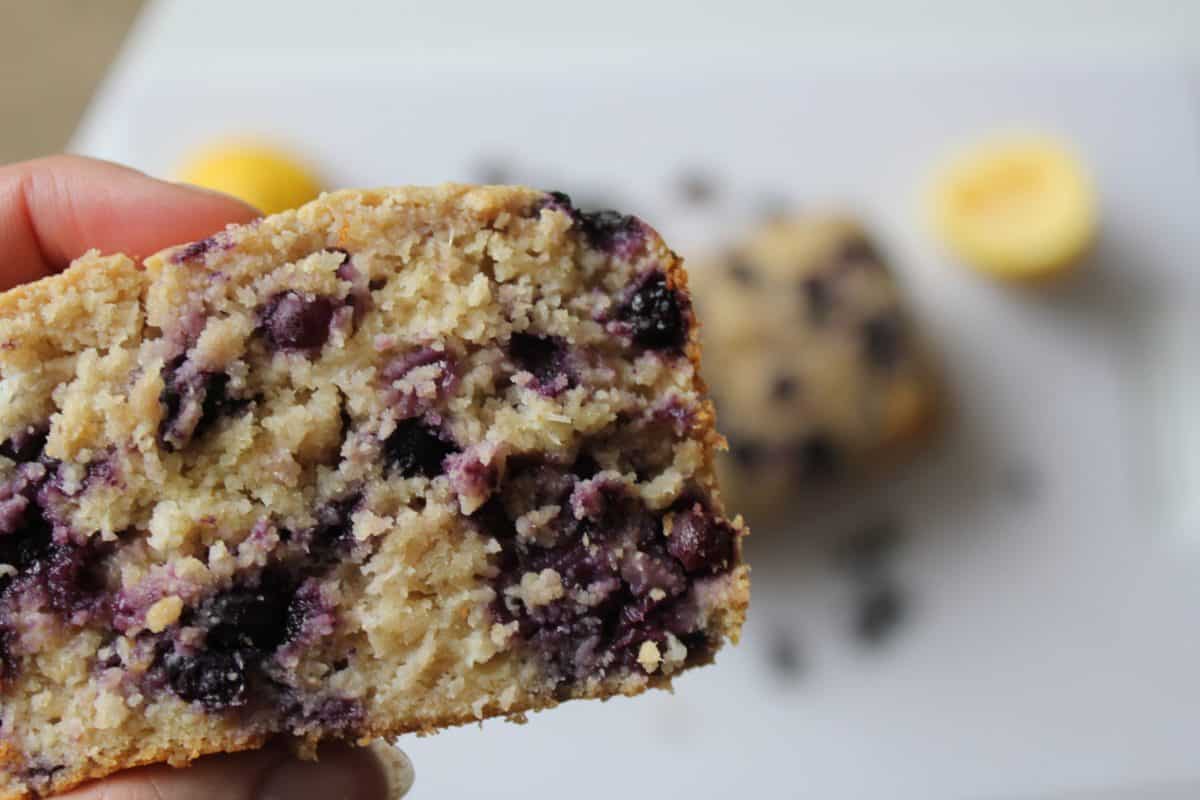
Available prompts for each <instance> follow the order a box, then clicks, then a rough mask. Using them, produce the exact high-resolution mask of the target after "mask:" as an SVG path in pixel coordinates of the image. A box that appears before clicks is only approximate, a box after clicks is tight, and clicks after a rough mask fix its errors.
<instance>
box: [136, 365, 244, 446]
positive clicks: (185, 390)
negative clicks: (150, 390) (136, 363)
mask: <svg viewBox="0 0 1200 800" xmlns="http://www.w3.org/2000/svg"><path fill="white" fill-rule="evenodd" d="M162 380H163V390H162V393H161V394H160V395H159V403H161V404H162V406H163V418H162V421H161V422H160V423H159V428H158V438H159V441H160V442H161V443H162V445H163V447H164V448H165V449H167V450H168V451H174V450H180V449H182V448H184V447H186V446H187V444H188V443H189V442H191V441H192V440H193V439H196V438H199V437H200V436H202V435H203V434H204V433H206V432H207V431H208V430H209V429H210V428H211V427H212V426H213V424H214V423H215V422H216V421H217V420H218V419H220V418H221V417H223V416H227V415H230V414H233V413H236V412H238V411H240V410H242V409H243V408H244V407H245V406H246V405H247V404H248V403H247V401H246V400H243V399H240V398H235V397H232V396H231V395H230V394H229V376H228V375H226V374H225V373H223V372H207V371H202V370H200V369H199V368H198V367H197V366H196V364H195V363H194V362H192V361H190V360H189V359H188V358H187V356H183V355H181V356H177V357H176V358H174V359H172V360H171V361H169V362H167V363H166V364H165V365H164V366H163V369H162Z"/></svg>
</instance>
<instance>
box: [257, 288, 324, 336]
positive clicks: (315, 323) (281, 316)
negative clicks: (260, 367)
mask: <svg viewBox="0 0 1200 800" xmlns="http://www.w3.org/2000/svg"><path fill="white" fill-rule="evenodd" d="M333 311H334V308H333V301H331V300H330V299H329V298H328V297H321V296H317V297H307V296H305V295H303V294H301V293H299V292H294V291H288V292H284V293H282V294H278V295H276V296H275V297H273V298H271V300H270V301H269V302H268V303H267V308H266V311H265V312H264V313H263V327H264V328H265V330H266V335H267V341H269V342H270V343H271V345H272V346H273V347H274V348H275V349H277V350H319V349H320V348H321V347H322V346H323V345H324V344H325V341H326V340H327V339H328V338H329V323H330V321H331V320H332V319H333Z"/></svg>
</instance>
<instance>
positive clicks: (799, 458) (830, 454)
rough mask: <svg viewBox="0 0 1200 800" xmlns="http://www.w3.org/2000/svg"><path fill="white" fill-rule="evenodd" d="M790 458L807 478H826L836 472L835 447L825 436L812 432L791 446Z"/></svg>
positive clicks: (836, 456)
mask: <svg viewBox="0 0 1200 800" xmlns="http://www.w3.org/2000/svg"><path fill="white" fill-rule="evenodd" d="M791 450H792V456H793V458H794V459H795V463H796V466H797V467H798V468H799V470H800V473H801V474H802V475H803V476H805V477H807V478H817V479H820V478H827V477H830V476H831V475H833V474H835V473H836V472H837V470H838V466H839V463H838V452H837V447H836V446H835V445H834V443H833V439H831V438H830V437H829V436H828V435H827V434H824V433H819V432H814V433H810V434H808V435H807V436H805V437H803V438H802V439H800V440H799V441H798V442H797V443H796V444H794V445H792V448H791Z"/></svg>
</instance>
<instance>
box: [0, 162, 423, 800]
mask: <svg viewBox="0 0 1200 800" xmlns="http://www.w3.org/2000/svg"><path fill="white" fill-rule="evenodd" d="M257 216H258V212H257V211H256V210H255V209H253V208H251V207H250V206H248V205H245V204H244V203H241V202H239V201H238V200H234V199H233V198H231V197H227V196H225V195H221V194H217V193H214V192H209V191H205V190H202V189H197V188H194V187H188V186H182V185H178V184H172V183H166V182H164V181H159V180H155V179H153V178H150V177H148V176H146V175H144V174H142V173H140V172H137V171H136V170H132V169H129V168H127V167H122V166H119V165H117V164H112V163H108V162H104V161H96V160H93V159H87V158H80V157H76V156H53V157H50V158H44V159H39V160H36V161H27V162H23V163H19V164H12V165H9V166H3V167H0V290H6V289H10V288H12V287H14V286H17V285H19V284H22V283H25V282H28V281H32V280H37V279H38V278H43V277H45V276H47V275H51V274H53V273H55V272H59V271H61V270H62V269H64V268H65V267H66V266H67V265H68V264H70V262H71V261H72V259H75V258H77V257H78V256H80V255H82V254H83V253H85V252H86V251H87V250H89V249H91V248H98V249H99V250H100V251H102V252H104V253H117V252H122V253H126V254H128V255H130V256H133V257H135V258H141V257H144V256H148V255H150V254H151V253H154V252H156V251H157V250H159V249H161V248H163V247H166V246H168V245H172V244H179V243H182V242H188V241H193V240H196V239H202V238H204V237H206V236H209V235H210V234H212V233H214V232H216V231H218V230H220V229H221V228H223V227H224V226H225V225H226V224H227V223H230V222H247V221H249V220H251V219H253V218H255V217H257ZM397 759H399V760H398V761H397ZM411 778H412V772H411V768H409V767H408V766H407V761H405V760H404V759H403V756H402V755H401V754H400V753H399V751H398V750H395V749H394V748H390V747H389V746H387V745H381V746H379V747H365V748H352V747H348V746H345V745H333V746H329V747H324V748H322V749H321V751H320V760H319V761H302V760H300V759H298V758H296V757H295V756H293V755H292V754H291V753H290V752H289V751H288V750H287V748H285V747H283V746H281V745H274V746H270V747H267V748H264V749H262V750H258V751H253V752H246V753H235V754H222V755H215V756H209V757H206V758H202V759H200V760H198V761H196V762H195V763H194V764H193V765H192V766H190V767H188V768H186V769H175V768H172V767H169V766H167V765H165V764H159V765H154V766H149V767H141V768H138V769H133V770H128V771H126V772H123V773H120V774H118V775H113V776H111V777H109V778H106V779H104V780H101V781H96V782H94V783H90V784H87V785H85V786H83V787H80V788H78V789H76V790H74V791H72V792H69V793H68V794H66V795H64V796H63V797H64V798H69V799H70V800H201V798H204V799H205V800H207V799H208V798H214V797H220V798H227V799H228V800H309V798H311V799H312V800H392V799H393V798H397V797H400V796H401V795H402V794H403V792H404V791H405V790H406V789H407V786H408V784H410V783H411Z"/></svg>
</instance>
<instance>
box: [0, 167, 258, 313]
mask: <svg viewBox="0 0 1200 800" xmlns="http://www.w3.org/2000/svg"><path fill="white" fill-rule="evenodd" d="M256 216H258V212H257V211H255V210H254V209H253V208H251V207H250V206H248V205H246V204H245V203H242V202H240V201H238V200H234V199H233V198H232V197H226V196H224V195H220V194H217V193H215V192H209V191H205V190H202V189H197V188H195V187H190V186H181V185H178V184H173V183H167V182H165V181H160V180H155V179H154V178H151V177H149V176H147V175H144V174H142V173H140V172H138V171H136V170H132V169H129V168H128V167H122V166H120V165H118V164H112V163H109V162H107V161H96V160H95V159H90V158H80V157H78V156H51V157H49V158H41V159H38V160H36V161H26V162H23V163H19V164H10V165H8V166H0V290H3V289H8V288H10V287H12V286H15V285H17V284H19V283H24V282H26V281H31V280H36V279H37V278H41V277H44V276H46V275H49V274H51V273H54V272H57V271H59V270H61V269H63V268H64V267H66V266H67V264H68V263H69V262H70V261H71V260H72V259H74V258H77V257H79V256H80V255H82V254H83V253H84V252H85V251H87V250H88V249H90V248H93V247H95V248H98V249H99V250H100V251H101V252H103V253H119V252H123V253H127V254H128V255H130V256H133V257H134V258H141V257H144V256H148V255H150V254H151V253H153V252H155V251H156V250H159V249H161V248H163V247H166V246H168V245H172V244H179V243H180V242H187V241H191V240H192V239H202V238H204V237H205V236H208V235H209V234H211V233H215V232H216V231H218V230H220V229H221V228H223V227H225V224H226V223H229V222H247V221H249V220H251V219H253V218H254V217H256Z"/></svg>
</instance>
